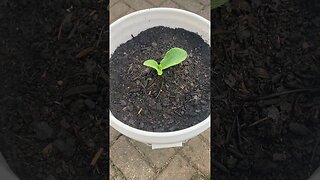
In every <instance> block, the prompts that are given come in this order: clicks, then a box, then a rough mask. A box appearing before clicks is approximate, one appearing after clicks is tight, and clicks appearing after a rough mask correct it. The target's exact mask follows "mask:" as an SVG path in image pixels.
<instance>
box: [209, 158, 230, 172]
mask: <svg viewBox="0 0 320 180" xmlns="http://www.w3.org/2000/svg"><path fill="white" fill-rule="evenodd" d="M211 162H212V165H213V166H214V167H216V168H217V169H219V170H220V171H223V172H225V173H228V174H229V170H228V169H227V168H226V167H225V166H224V165H222V164H221V163H219V162H218V161H216V160H214V159H212V161H211Z"/></svg>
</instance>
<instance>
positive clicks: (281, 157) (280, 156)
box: [272, 153, 287, 161]
mask: <svg viewBox="0 0 320 180" xmlns="http://www.w3.org/2000/svg"><path fill="white" fill-rule="evenodd" d="M272 159H273V161H283V160H286V159H287V156H286V155H285V154H281V153H274V154H273V156H272Z"/></svg>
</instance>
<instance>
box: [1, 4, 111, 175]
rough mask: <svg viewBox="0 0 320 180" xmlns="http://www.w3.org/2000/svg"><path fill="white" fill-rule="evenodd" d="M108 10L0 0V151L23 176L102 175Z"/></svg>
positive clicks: (105, 143)
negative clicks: (95, 159) (95, 158)
mask: <svg viewBox="0 0 320 180" xmlns="http://www.w3.org/2000/svg"><path fill="white" fill-rule="evenodd" d="M108 16H109V15H108V10H107V2H106V1H91V0H68V1H60V0H54V1H42V0H34V1H26V0H10V1H7V0H4V1H0V77H1V80H0V127H1V129H0V151H1V152H2V154H3V155H4V157H5V159H6V160H7V161H8V164H9V166H10V167H11V169H12V170H13V171H14V172H15V173H16V174H17V175H18V177H19V178H20V179H21V180H38V179H39V180H44V179H47V180H49V179H50V180H57V179H59V180H65V179H85V180H89V179H90V180H91V179H101V180H102V179H108V177H109V174H108V168H109V167H108V159H109V158H108V148H109V147H108V134H107V129H108V111H107V110H106V109H108V102H109V99H108V98H109V96H108V76H107V75H106V74H108V61H107V60H108V54H109V52H108V43H109V41H108V37H109V35H108ZM101 148H103V151H102V153H97V152H101V150H100V149H101ZM95 156H96V157H98V159H97V161H93V162H92V160H93V159H94V157H95ZM91 162H92V165H91ZM0 179H1V180H2V179H3V177H1V176H0Z"/></svg>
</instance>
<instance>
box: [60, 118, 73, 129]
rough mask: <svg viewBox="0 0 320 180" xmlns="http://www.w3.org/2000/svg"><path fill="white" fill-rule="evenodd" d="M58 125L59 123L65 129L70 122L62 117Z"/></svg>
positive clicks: (68, 126)
mask: <svg viewBox="0 0 320 180" xmlns="http://www.w3.org/2000/svg"><path fill="white" fill-rule="evenodd" d="M60 125H61V126H62V127H63V128H65V129H68V128H70V127H71V126H70V124H69V123H68V122H67V121H66V120H65V119H62V120H61V121H60Z"/></svg>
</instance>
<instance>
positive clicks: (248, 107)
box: [211, 0, 320, 180]
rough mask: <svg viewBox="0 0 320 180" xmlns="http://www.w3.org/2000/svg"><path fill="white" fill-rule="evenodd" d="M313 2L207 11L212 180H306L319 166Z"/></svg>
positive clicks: (319, 64) (261, 1) (319, 38)
mask: <svg viewBox="0 0 320 180" xmlns="http://www.w3.org/2000/svg"><path fill="white" fill-rule="evenodd" d="M319 7H320V2H319V1H310V2H309V1H308V2H306V1H298V0H294V1H288V0H276V1H269V0H252V1H247V0H237V1H230V3H228V4H227V5H226V6H223V7H221V8H218V9H216V10H213V11H212V16H213V18H212V19H213V21H212V33H213V34H212V54H213V62H212V63H213V67H214V68H213V72H212V79H213V81H212V83H213V84H212V97H211V98H212V104H211V110H212V112H211V116H212V121H211V123H212V125H211V127H212V133H213V138H212V153H213V160H212V165H213V169H212V172H211V174H212V177H213V178H214V179H216V180H238V179H241V180H242V179H243V180H244V179H248V180H251V179H252V180H253V179H254V180H287V179H290V180H291V179H292V180H306V179H308V178H309V177H310V175H311V174H312V173H313V172H314V171H315V169H316V168H318V167H319V166H320V143H319V142H320V138H319V137H320V93H319V88H320V61H319V58H320V46H319V45H320V34H319V32H320V16H319V12H320V11H319Z"/></svg>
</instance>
